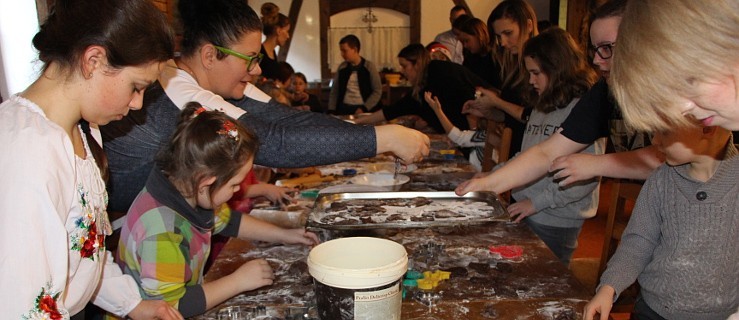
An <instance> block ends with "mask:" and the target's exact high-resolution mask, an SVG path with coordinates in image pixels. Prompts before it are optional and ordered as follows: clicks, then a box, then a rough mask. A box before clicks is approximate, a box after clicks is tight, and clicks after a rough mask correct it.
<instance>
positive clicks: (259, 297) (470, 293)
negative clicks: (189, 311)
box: [199, 137, 591, 319]
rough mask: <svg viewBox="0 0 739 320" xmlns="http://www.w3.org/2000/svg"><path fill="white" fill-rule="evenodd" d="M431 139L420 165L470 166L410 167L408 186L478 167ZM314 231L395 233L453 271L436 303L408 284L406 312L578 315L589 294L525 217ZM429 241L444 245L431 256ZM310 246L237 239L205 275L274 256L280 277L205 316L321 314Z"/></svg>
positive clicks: (446, 185) (443, 182)
mask: <svg viewBox="0 0 739 320" xmlns="http://www.w3.org/2000/svg"><path fill="white" fill-rule="evenodd" d="M432 141H434V142H432V154H431V156H430V157H429V159H427V160H426V161H425V162H424V163H422V164H420V165H419V168H435V167H434V166H441V168H464V170H456V169H455V170H451V171H453V172H443V173H436V172H434V173H435V174H414V173H411V174H410V175H411V177H412V180H411V183H409V184H408V185H406V186H404V188H405V190H414V191H418V190H437V191H445V190H451V189H453V188H454V186H455V185H456V184H457V183H459V182H461V181H464V180H466V179H468V178H469V177H471V175H472V174H473V172H472V170H473V169H471V166H469V164H468V163H465V161H464V159H462V158H461V157H459V156H458V157H455V158H454V159H445V158H444V157H443V155H441V154H440V153H439V152H438V151H439V150H440V149H444V148H447V147H449V145H448V144H446V143H445V142H444V140H443V139H442V138H440V137H433V139H432ZM387 160H388V159H383V158H382V157H378V158H373V159H369V160H366V161H360V162H355V163H354V164H352V163H343V164H342V165H345V166H350V167H351V166H354V167H357V166H359V165H363V164H366V162H373V161H374V162H377V161H387ZM433 171H434V170H431V171H427V172H433ZM447 171H449V170H447ZM314 231H315V232H316V233H318V234H319V236H320V237H321V240H322V241H327V240H330V239H335V238H340V237H347V236H373V237H381V238H386V239H390V240H393V241H396V242H398V243H401V244H403V245H404V246H405V248H406V250H407V252H408V255H409V263H410V264H411V266H412V267H413V268H414V269H415V270H418V271H432V270H447V271H451V272H452V276H451V278H450V279H449V280H445V281H442V282H441V284H440V285H439V286H438V287H436V288H435V289H434V290H432V291H430V292H432V293H433V294H437V295H438V299H435V300H434V301H433V304H432V305H431V306H429V305H428V302H429V301H424V300H423V299H419V298H422V297H423V294H418V293H417V292H419V291H418V290H415V291H414V289H409V290H408V291H407V292H406V298H405V299H404V300H403V306H402V318H403V319H579V318H580V317H581V312H582V309H583V306H584V305H585V303H587V301H588V300H589V299H590V297H591V293H590V292H588V290H586V289H585V287H584V286H583V285H582V284H581V283H579V282H578V280H576V279H575V277H574V276H573V274H572V272H570V271H569V269H567V267H565V266H564V265H563V264H562V263H561V262H560V261H559V260H558V259H557V258H556V257H555V256H554V254H552V252H551V251H550V250H549V249H548V248H547V247H546V245H545V244H544V243H543V242H542V241H541V240H540V239H539V238H538V237H537V236H536V235H535V234H534V233H533V232H532V231H531V230H530V229H529V228H528V226H526V225H525V224H513V223H509V222H493V223H489V224H486V225H479V226H466V227H442V228H422V229H374V230H352V231H340V230H314ZM431 244H433V246H432V245H431ZM501 245H516V246H520V247H521V248H522V249H523V255H522V256H521V257H520V258H518V259H514V260H509V259H504V258H502V257H501V256H500V255H497V254H494V253H491V252H490V250H489V248H490V246H501ZM429 247H435V248H437V249H438V250H436V252H435V254H434V255H432V256H429V255H428V249H427V248H429ZM424 248H426V249H424ZM309 251H310V249H309V248H306V247H302V246H283V245H272V244H265V243H250V242H248V241H243V240H238V239H232V240H231V241H230V242H229V243H228V245H227V246H226V247H225V248H224V250H223V251H222V252H221V254H220V256H219V257H218V259H217V260H216V263H215V264H214V266H213V267H212V269H211V270H210V271H209V272H208V274H207V275H206V276H205V281H206V282H207V281H211V280H214V279H218V278H220V277H222V276H223V275H226V274H230V273H231V272H233V271H234V270H235V269H236V268H238V267H239V266H240V265H242V264H243V263H244V262H245V261H248V260H252V259H256V258H263V259H266V260H267V261H269V262H270V264H271V266H272V268H273V270H274V272H275V276H276V280H275V283H274V284H273V285H271V286H269V287H265V288H260V289H257V290H254V291H250V292H245V293H242V294H240V295H238V296H236V297H234V298H231V299H230V300H228V301H226V302H225V303H223V304H222V305H220V306H218V307H216V308H214V310H212V311H211V312H209V313H207V314H206V315H204V316H201V317H199V318H200V319H209V318H214V317H215V315H216V313H217V311H218V310H219V309H221V308H224V307H226V306H232V305H241V306H262V307H263V308H265V310H266V311H265V312H266V314H268V315H269V316H262V317H259V318H258V319H293V318H292V317H291V316H289V315H288V313H289V312H291V310H295V308H298V309H300V311H301V312H303V313H304V312H308V314H310V315H315V314H316V313H315V294H314V292H313V280H312V278H311V276H310V274H309V273H308V266H307V264H306V258H307V256H308V253H309ZM427 296H428V295H427ZM301 308H302V309H301ZM295 319H298V318H295ZM299 319H304V318H299Z"/></svg>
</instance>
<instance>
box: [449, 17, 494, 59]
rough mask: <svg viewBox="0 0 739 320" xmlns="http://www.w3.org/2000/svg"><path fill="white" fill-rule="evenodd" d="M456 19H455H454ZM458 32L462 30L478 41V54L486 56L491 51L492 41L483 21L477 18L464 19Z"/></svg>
mask: <svg viewBox="0 0 739 320" xmlns="http://www.w3.org/2000/svg"><path fill="white" fill-rule="evenodd" d="M455 21H456V20H455ZM458 30H459V31H460V32H464V33H466V34H469V35H471V36H473V37H475V38H476V39H477V40H478V41H480V52H478V53H477V54H478V55H480V56H486V55H488V54H490V52H491V51H492V41H491V40H490V32H489V30H488V27H487V26H486V25H485V22H482V20H480V19H477V18H471V19H466V20H465V21H464V23H462V24H461V25H460V26H459V29H458Z"/></svg>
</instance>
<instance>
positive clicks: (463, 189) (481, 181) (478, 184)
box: [454, 175, 491, 196]
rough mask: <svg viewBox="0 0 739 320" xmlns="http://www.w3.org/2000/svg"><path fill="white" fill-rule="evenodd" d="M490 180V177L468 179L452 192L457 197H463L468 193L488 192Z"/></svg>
mask: <svg viewBox="0 0 739 320" xmlns="http://www.w3.org/2000/svg"><path fill="white" fill-rule="evenodd" d="M490 178H491V176H489V175H488V176H485V177H481V178H475V179H470V180H467V181H465V182H462V183H460V184H459V185H458V186H457V188H456V189H454V192H455V193H457V195H459V196H463V195H465V194H467V193H469V192H474V191H490V190H491V188H490V181H489V180H490Z"/></svg>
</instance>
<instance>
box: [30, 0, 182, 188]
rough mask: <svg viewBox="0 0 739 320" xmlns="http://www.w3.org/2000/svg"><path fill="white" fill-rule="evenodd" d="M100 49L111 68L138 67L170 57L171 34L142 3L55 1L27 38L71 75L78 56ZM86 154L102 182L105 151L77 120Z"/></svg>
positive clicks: (124, 0)
mask: <svg viewBox="0 0 739 320" xmlns="http://www.w3.org/2000/svg"><path fill="white" fill-rule="evenodd" d="M93 45H95V46H100V47H102V48H104V49H105V53H106V58H107V64H108V66H109V67H110V68H112V69H122V68H124V67H129V66H139V65H143V64H146V63H150V62H154V61H167V60H169V59H172V58H173V57H174V35H173V34H172V30H171V29H170V27H169V24H167V20H166V18H165V16H164V14H162V12H160V11H159V10H157V8H156V7H154V5H153V4H152V3H151V1H148V0H97V1H82V0H57V1H56V3H55V4H54V6H53V7H52V8H51V12H50V13H49V16H48V17H47V19H46V21H44V23H43V24H41V27H40V29H39V31H38V33H36V35H35V36H34V37H33V46H34V47H35V48H36V50H38V52H39V60H40V61H42V62H43V63H44V67H43V69H44V71H45V70H46V69H47V68H48V67H49V65H50V64H51V63H52V62H53V63H55V64H56V65H58V66H59V67H60V69H61V70H65V71H68V74H69V75H70V76H71V75H72V74H73V71H74V70H75V69H78V70H80V72H82V66H81V65H80V64H79V61H80V57H81V55H82V54H83V53H84V52H85V50H86V49H87V48H88V47H90V46H93ZM80 125H81V127H82V130H83V132H84V133H85V137H86V139H87V143H88V145H89V147H90V152H91V153H92V156H93V157H94V158H95V162H96V163H97V165H98V167H99V168H100V172H101V174H102V177H103V179H104V180H107V174H108V165H107V164H108V161H107V158H106V157H105V152H103V149H102V148H101V147H100V145H99V144H98V143H97V141H96V140H95V139H93V137H92V135H91V133H90V127H89V124H88V123H87V122H86V121H80Z"/></svg>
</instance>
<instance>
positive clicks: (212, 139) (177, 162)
mask: <svg viewBox="0 0 739 320" xmlns="http://www.w3.org/2000/svg"><path fill="white" fill-rule="evenodd" d="M257 147H258V141H257V137H256V136H255V135H254V133H252V132H251V131H249V130H248V129H246V128H245V127H244V126H243V125H241V124H240V123H239V122H238V121H236V120H234V119H233V118H231V117H229V116H227V115H226V114H225V113H222V112H220V111H205V109H204V108H202V106H201V105H200V104H199V103H197V102H189V103H188V104H186V105H185V108H184V109H183V110H182V113H180V119H179V122H178V124H177V129H176V130H175V132H174V134H173V135H172V139H171V140H170V142H169V144H167V146H166V147H165V148H164V149H162V150H161V151H160V152H159V153H158V154H157V164H158V165H159V168H160V169H161V170H162V172H163V173H164V175H165V176H167V178H169V180H170V181H171V182H172V184H174V185H175V186H176V187H177V188H178V190H179V191H180V192H181V193H182V195H183V196H185V197H190V196H193V195H195V193H196V192H197V189H198V184H199V183H200V182H201V181H202V180H203V179H204V178H207V177H216V181H215V182H214V183H213V184H212V185H211V186H210V190H209V191H210V194H211V195H212V194H213V193H214V192H215V191H216V190H218V189H219V188H220V187H221V186H223V185H225V184H226V183H227V182H228V180H230V179H231V178H233V177H234V176H236V174H237V173H238V171H239V170H240V169H241V168H242V167H243V166H244V164H246V162H248V161H249V159H253V157H254V154H255V153H256V151H257Z"/></svg>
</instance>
